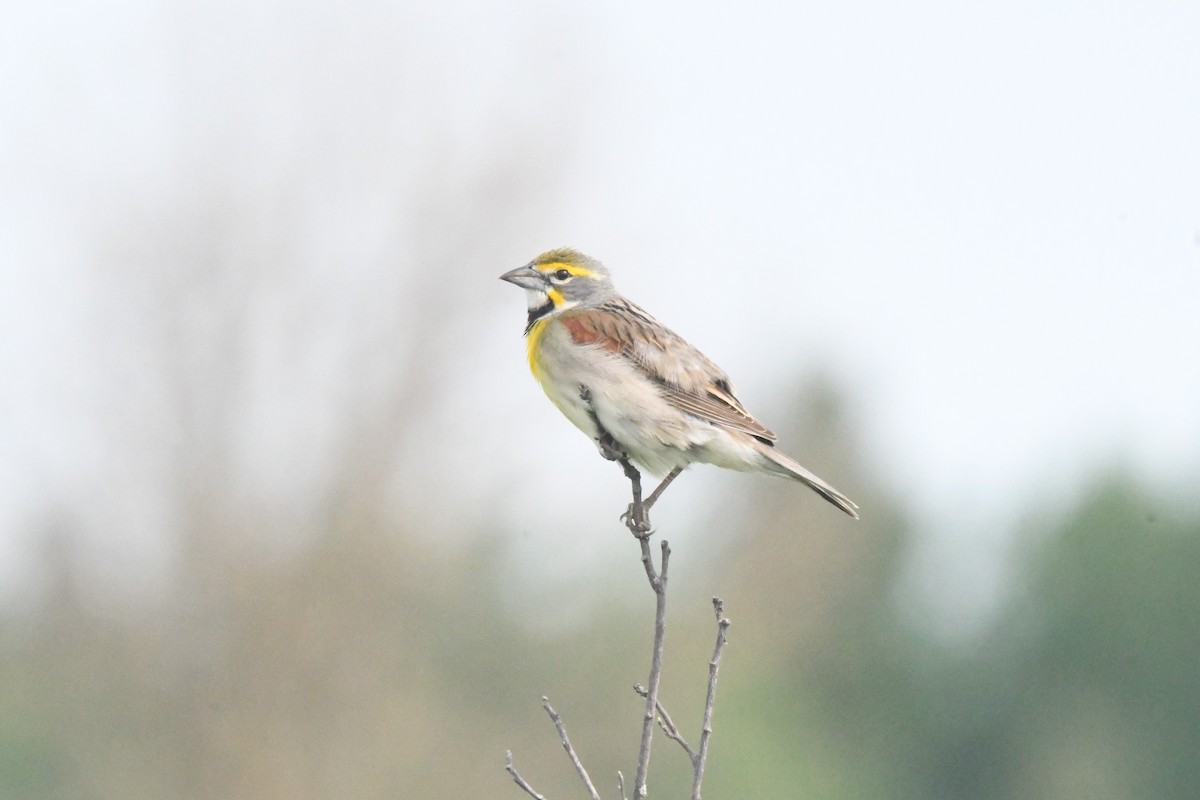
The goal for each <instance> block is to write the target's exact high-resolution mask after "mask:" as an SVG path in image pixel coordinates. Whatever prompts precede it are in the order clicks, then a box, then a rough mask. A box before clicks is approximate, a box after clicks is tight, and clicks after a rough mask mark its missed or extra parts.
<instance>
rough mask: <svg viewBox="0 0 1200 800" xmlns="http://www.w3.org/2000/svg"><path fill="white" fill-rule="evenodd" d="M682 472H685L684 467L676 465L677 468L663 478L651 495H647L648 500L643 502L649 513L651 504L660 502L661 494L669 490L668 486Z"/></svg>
mask: <svg viewBox="0 0 1200 800" xmlns="http://www.w3.org/2000/svg"><path fill="white" fill-rule="evenodd" d="M681 472H683V467H676V468H675V469H673V470H671V471H670V472H668V473H667V477H665V478H663V479H662V483H660V484H659V485H658V486H657V488H655V490H654V491H653V492H651V493H650V496H649V497H647V498H646V501H645V502H644V503H643V504H642V505H643V506H645V509H646V513H647V514H649V513H650V508H651V506H653V505H654V504H655V503H656V502H658V498H659V495H661V494H662V493H663V492H665V491H666V490H667V487H668V486H670V485H671V481H673V480H675V479H676V478H678V477H679V474H680V473H681Z"/></svg>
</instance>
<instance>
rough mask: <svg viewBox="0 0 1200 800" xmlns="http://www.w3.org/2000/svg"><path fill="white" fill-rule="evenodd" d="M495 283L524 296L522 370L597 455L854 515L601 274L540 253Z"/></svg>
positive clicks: (705, 367)
mask: <svg viewBox="0 0 1200 800" xmlns="http://www.w3.org/2000/svg"><path fill="white" fill-rule="evenodd" d="M500 279H501V280H504V281H508V282H509V283H512V284H515V285H516V286H519V287H520V288H522V289H524V290H525V292H526V297H527V310H528V316H527V318H526V324H525V338H526V349H527V355H528V359H529V368H530V370H531V371H532V372H533V376H534V377H535V378H536V379H537V381H538V383H539V384H541V387H542V390H543V391H544V392H545V393H546V395H547V397H549V398H550V401H551V402H552V403H554V405H555V406H557V407H558V409H559V411H561V412H562V413H563V415H564V416H566V418H567V419H568V420H570V421H571V423H572V424H574V425H575V427H577V428H579V430H581V431H583V433H585V434H586V435H587V436H588V437H590V438H591V439H592V440H593V441H594V442H595V443H596V444H597V446H599V447H600V450H601V453H602V454H603V455H605V457H607V458H610V459H614V458H616V457H617V456H616V455H614V454H613V453H612V450H613V448H614V447H615V450H616V452H617V454H619V455H621V456H624V457H627V458H628V459H630V460H632V461H633V462H635V463H636V464H638V465H640V466H641V467H642V468H643V469H645V470H647V471H649V472H650V473H651V474H653V475H657V476H664V475H665V476H667V477H666V479H665V481H664V483H663V484H662V485H661V486H660V487H659V489H658V490H656V492H655V495H654V496H657V494H658V493H659V492H661V490H662V489H663V488H665V487H666V484H667V483H669V482H670V481H671V480H672V479H673V478H674V477H675V476H676V475H678V474H679V473H680V472H681V471H682V470H683V469H686V468H687V467H688V466H690V465H692V464H697V463H703V464H713V465H715V466H718V467H724V468H727V469H734V470H739V471H743V472H760V473H766V474H771V475H778V476H783V477H786V478H791V479H793V480H796V481H799V482H800V483H803V484H805V485H806V486H808V487H809V488H811V489H812V490H813V491H815V492H816V493H817V494H819V495H820V496H821V497H823V498H825V499H826V500H828V501H829V502H830V503H832V504H833V505H835V506H837V507H838V508H839V509H841V510H842V511H844V512H845V513H847V514H849V515H850V516H851V517H854V518H855V519H857V518H858V505H857V504H856V503H855V502H854V501H853V500H851V499H850V498H849V497H847V496H846V495H845V494H843V493H842V492H840V491H838V490H837V489H835V488H834V487H833V486H831V485H830V484H829V483H828V482H827V481H825V480H824V479H822V478H820V477H818V476H817V475H815V474H813V473H812V472H810V471H809V470H807V469H805V468H804V467H802V466H800V464H799V463H797V462H796V461H795V460H793V459H792V458H790V457H788V456H787V455H785V454H784V453H782V452H781V451H779V450H778V449H777V448H776V446H775V443H776V442H777V441H778V438H779V437H777V436H776V435H775V433H774V432H773V431H771V430H770V429H769V428H767V427H766V426H765V425H763V424H762V423H761V422H759V421H758V420H757V419H755V418H754V417H753V416H751V415H750V413H749V412H748V411H746V409H745V407H744V406H743V405H742V404H741V402H740V401H739V400H738V399H737V396H736V394H735V392H734V388H733V384H732V383H731V382H730V380H729V376H728V375H726V374H725V372H724V371H723V370H722V369H721V368H720V367H718V366H717V365H716V364H715V363H713V362H712V360H710V359H709V358H708V357H707V356H705V355H704V354H703V353H701V352H700V351H699V350H698V349H696V348H695V347H693V346H692V345H690V344H688V343H687V342H686V341H685V340H684V339H683V338H682V337H681V336H679V335H678V334H676V333H675V332H674V331H672V330H671V329H669V328H668V327H666V326H665V325H663V324H662V323H661V322H659V321H658V320H657V319H655V318H654V317H652V316H650V314H648V313H647V312H645V311H644V310H642V308H641V307H639V306H637V305H635V304H634V303H633V302H631V301H629V300H627V299H626V298H625V297H623V296H622V295H621V294H620V293H618V292H617V290H616V288H615V287H614V286H613V282H612V276H611V274H610V273H609V270H608V268H607V267H605V266H604V265H603V264H602V263H601V262H599V261H597V260H596V259H594V258H591V257H589V256H587V255H584V254H583V253H581V252H579V251H578V250H575V249H572V248H569V247H561V248H557V249H554V250H548V251H546V252H544V253H542V254H541V255H539V256H537V257H536V258H535V259H533V260H532V261H530V262H529V263H528V264H525V265H524V266H521V267H517V268H516V269H514V270H510V271H508V272H505V273H504V274H503V275H501V276H500Z"/></svg>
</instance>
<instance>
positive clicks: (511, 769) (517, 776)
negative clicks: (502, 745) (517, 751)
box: [504, 750, 546, 800]
mask: <svg viewBox="0 0 1200 800" xmlns="http://www.w3.org/2000/svg"><path fill="white" fill-rule="evenodd" d="M504 757H505V759H506V763H505V765H504V769H505V771H507V772H508V774H509V775H512V779H513V781H515V782H516V784H517V786H520V787H521V788H522V789H524V790H525V792H526V793H527V794H528V795H529V796H530V797H532V798H534V800H546V798H545V797H543V796H542V795H541V794H538V792H537V791H535V790H534V788H533V787H532V786H530V785H529V783H528V782H527V781H526V780H525V779H524V778H522V777H521V773H519V772H517V768H516V767H515V766H513V757H512V750H505V751H504Z"/></svg>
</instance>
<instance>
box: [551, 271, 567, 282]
mask: <svg viewBox="0 0 1200 800" xmlns="http://www.w3.org/2000/svg"><path fill="white" fill-rule="evenodd" d="M570 277H571V273H570V272H568V271H567V270H565V269H560V270H558V271H556V272H555V273H554V280H556V281H565V280H568V279H569V278H570Z"/></svg>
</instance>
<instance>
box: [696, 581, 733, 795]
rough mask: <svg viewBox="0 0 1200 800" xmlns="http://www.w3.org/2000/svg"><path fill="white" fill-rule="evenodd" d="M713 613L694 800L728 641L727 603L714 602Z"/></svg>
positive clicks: (705, 755)
mask: <svg viewBox="0 0 1200 800" xmlns="http://www.w3.org/2000/svg"><path fill="white" fill-rule="evenodd" d="M712 604H713V612H714V613H715V614H716V617H717V643H716V645H715V646H714V647H713V654H712V659H711V660H709V662H708V694H707V696H706V697H705V698H704V724H703V726H702V727H701V729H700V750H699V751H698V752H697V753H696V755H695V758H693V759H692V800H700V784H702V783H703V782H704V767H705V765H706V764H707V763H708V743H709V740H711V739H712V731H713V728H712V717H713V705H714V704H715V702H716V699H717V670H718V669H719V668H720V666H721V654H722V653H723V652H724V651H725V643H726V642H727V641H728V638H727V637H726V632H727V631H728V630H729V624H730V623H729V618H728V617H726V616H725V603H724V602H723V601H722V600H721V598H719V597H714V598H713V600H712Z"/></svg>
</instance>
